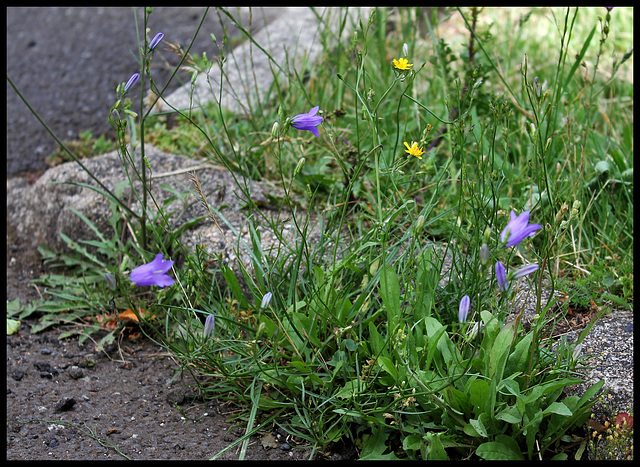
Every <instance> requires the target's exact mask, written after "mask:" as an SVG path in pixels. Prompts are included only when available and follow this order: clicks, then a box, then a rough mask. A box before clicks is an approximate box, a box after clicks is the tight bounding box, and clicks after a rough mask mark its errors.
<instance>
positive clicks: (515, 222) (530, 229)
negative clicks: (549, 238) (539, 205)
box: [500, 211, 542, 248]
mask: <svg viewBox="0 0 640 467" xmlns="http://www.w3.org/2000/svg"><path fill="white" fill-rule="evenodd" d="M541 228H542V226H541V225H540V224H529V211H523V212H522V213H520V215H519V216H516V213H515V212H514V211H511V220H510V221H509V222H508V223H507V226H506V227H505V228H504V230H503V231H502V233H501V234H500V239H501V240H502V243H504V244H505V246H506V247H507V248H509V247H512V246H516V245H517V244H518V243H520V242H521V241H522V240H524V239H525V238H527V237H533V236H534V235H535V234H536V231H537V230H539V229H541Z"/></svg>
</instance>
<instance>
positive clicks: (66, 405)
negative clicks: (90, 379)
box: [56, 397, 76, 412]
mask: <svg viewBox="0 0 640 467" xmlns="http://www.w3.org/2000/svg"><path fill="white" fill-rule="evenodd" d="M74 405H76V400H75V399H74V398H73V397H67V398H65V399H62V400H60V401H58V403H57V404H56V412H66V411H67V410H71V408H72V407H73V406H74Z"/></svg>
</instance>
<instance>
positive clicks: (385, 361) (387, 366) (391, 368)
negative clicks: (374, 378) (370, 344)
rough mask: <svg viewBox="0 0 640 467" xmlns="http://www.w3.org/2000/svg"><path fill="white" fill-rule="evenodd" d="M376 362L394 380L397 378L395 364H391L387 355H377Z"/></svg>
mask: <svg viewBox="0 0 640 467" xmlns="http://www.w3.org/2000/svg"><path fill="white" fill-rule="evenodd" d="M378 364H379V365H380V366H381V367H382V369H383V370H384V371H386V372H387V373H389V374H390V375H391V376H392V377H393V379H394V380H397V379H398V372H397V370H396V366H395V365H394V364H393V362H392V361H391V359H390V358H389V357H385V356H383V355H381V356H380V357H378Z"/></svg>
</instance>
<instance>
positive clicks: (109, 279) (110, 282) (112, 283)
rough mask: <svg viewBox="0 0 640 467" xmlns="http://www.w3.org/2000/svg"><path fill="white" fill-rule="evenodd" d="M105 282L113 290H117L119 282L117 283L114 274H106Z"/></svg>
mask: <svg viewBox="0 0 640 467" xmlns="http://www.w3.org/2000/svg"><path fill="white" fill-rule="evenodd" d="M104 280H105V281H107V286H108V287H109V288H110V289H111V290H116V285H117V282H116V278H115V277H113V274H111V273H110V272H107V273H105V275H104Z"/></svg>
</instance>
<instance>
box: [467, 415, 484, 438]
mask: <svg viewBox="0 0 640 467" xmlns="http://www.w3.org/2000/svg"><path fill="white" fill-rule="evenodd" d="M469 424H471V426H472V427H473V429H474V430H476V432H477V433H478V434H479V435H480V436H482V437H483V438H487V437H488V436H489V435H488V433H487V428H486V427H485V426H484V423H482V420H481V419H480V417H478V418H477V419H476V418H472V419H471V420H469Z"/></svg>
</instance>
